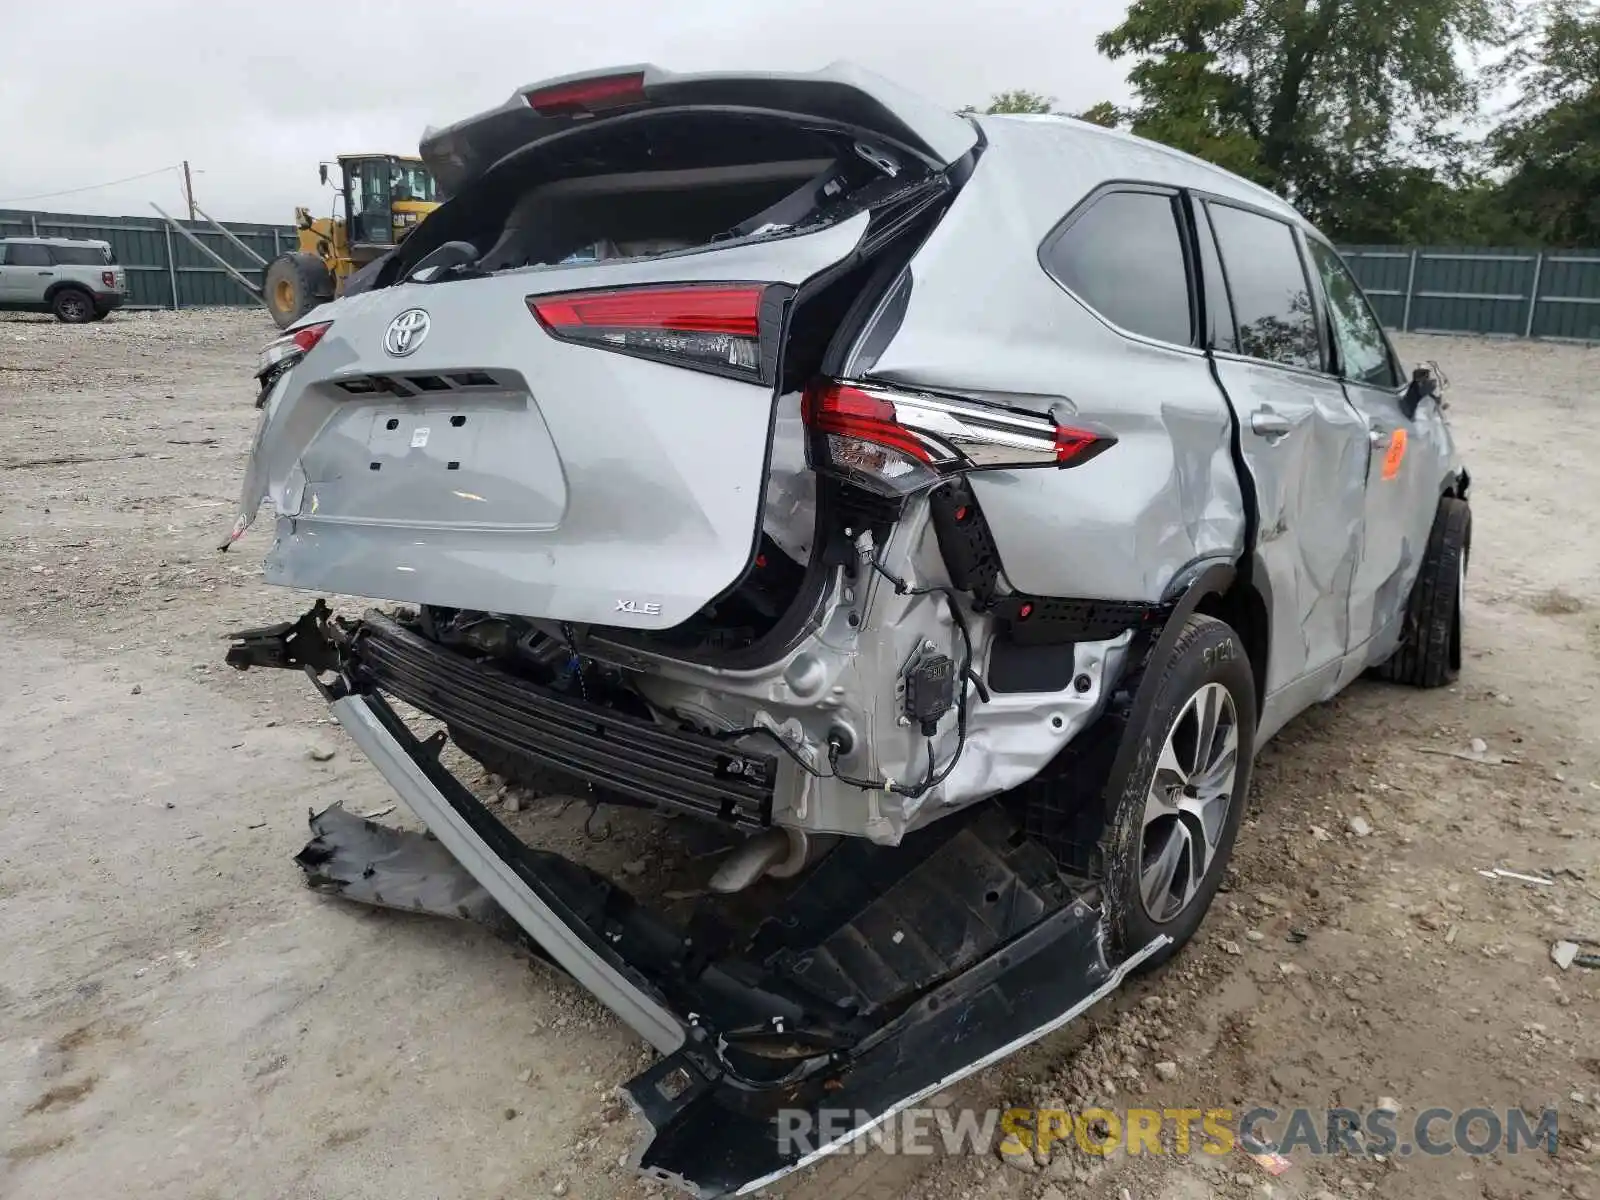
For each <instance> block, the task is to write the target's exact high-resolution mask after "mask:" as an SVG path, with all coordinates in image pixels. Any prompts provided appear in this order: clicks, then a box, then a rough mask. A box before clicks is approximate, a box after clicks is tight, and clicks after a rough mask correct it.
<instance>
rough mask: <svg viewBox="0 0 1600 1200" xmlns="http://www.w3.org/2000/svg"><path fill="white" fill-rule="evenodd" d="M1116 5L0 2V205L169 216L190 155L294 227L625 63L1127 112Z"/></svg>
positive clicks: (257, 212)
mask: <svg viewBox="0 0 1600 1200" xmlns="http://www.w3.org/2000/svg"><path fill="white" fill-rule="evenodd" d="M1124 7H1125V0H1079V3H1077V4H1072V3H1063V0H1009V2H1008V3H1007V4H1006V5H1004V6H991V5H987V4H977V3H969V4H962V5H957V4H951V3H949V2H948V0H945V2H944V3H940V0H783V2H782V3H777V2H774V0H746V2H743V3H741V2H738V0H574V2H570V3H562V2H560V0H433V2H431V3H429V2H427V0H384V2H377V0H334V2H333V3H326V4H306V3H281V4H272V3H264V2H256V3H246V2H245V0H0V17H3V19H0V114H4V115H3V116H0V122H3V130H4V134H3V139H0V145H3V153H0V207H3V208H37V209H43V210H47V211H54V212H84V213H148V212H149V208H148V201H150V200H154V201H156V202H157V203H159V204H161V206H162V207H163V208H166V209H167V210H168V211H169V212H175V210H176V209H177V208H178V207H179V206H180V205H181V203H182V187H181V183H180V181H179V176H178V174H177V173H176V172H171V171H168V172H164V173H162V174H159V175H156V176H154V177H151V178H148V179H142V180H137V181H134V182H129V183H124V184H120V185H118V186H115V187H108V188H99V189H96V190H93V191H83V192H79V193H77V194H73V195H58V196H51V197H48V198H39V199H24V198H26V197H32V196H35V195H37V194H39V193H45V192H59V191H64V190H66V189H69V188H78V187H82V186H84V185H88V184H97V183H102V182H105V181H108V180H115V179H121V178H124V177H126V176H130V175H136V174H139V173H141V172H145V171H151V170H155V169H157V168H161V167H166V166H168V165H171V164H175V163H178V162H180V161H181V160H183V159H185V158H187V159H188V160H189V162H190V164H191V165H192V167H193V168H194V169H195V170H196V171H197V172H199V173H198V174H196V176H195V194H196V199H197V200H198V201H199V202H200V205H201V207H203V208H204V209H206V210H207V211H208V212H209V213H210V214H211V215H212V216H214V217H216V218H218V219H219V220H236V221H273V222H283V223H287V222H289V221H290V220H292V218H293V213H294V207H295V205H296V204H309V205H312V206H313V207H314V208H315V210H316V211H318V212H319V213H320V212H322V211H324V210H326V209H328V208H329V207H330V205H331V194H330V193H329V192H327V191H326V190H325V189H323V188H322V187H321V186H320V185H319V184H318V182H317V163H318V161H320V160H323V159H331V158H333V157H334V156H335V155H336V154H339V153H348V152H353V151H389V152H411V153H415V151H416V148H417V140H418V137H419V136H420V135H421V132H422V129H423V127H424V126H426V125H429V124H434V125H443V124H447V123H448V122H451V121H455V120H459V119H460V118H462V117H464V116H467V115H469V114H471V113H473V112H476V111H479V110H481V109H484V108H488V107H490V106H492V105H495V104H498V103H500V102H502V101H503V100H504V99H505V98H506V97H507V96H509V95H510V94H511V92H512V91H513V90H514V89H516V88H517V87H519V86H520V85H522V84H525V83H530V82H533V81H535V80H539V79H543V78H547V77H549V76H552V75H562V74H567V73H570V72H572V71H581V70H587V69H590V68H594V67H604V66H611V65H618V64H623V63H632V62H651V63H655V64H656V65H657V66H660V67H665V68H667V69H669V70H680V71H701V70H732V69H740V68H751V69H758V70H762V69H764V70H810V69H814V68H817V67H820V66H823V65H825V64H827V63H829V62H831V61H834V60H836V59H848V60H851V61H854V62H856V63H859V64H860V65H862V66H865V67H868V68H870V69H872V70H875V71H878V72H880V73H882V74H885V75H888V76H890V77H891V78H893V79H895V80H897V81H898V82H900V83H901V84H903V85H905V86H907V87H911V88H914V89H916V90H918V91H920V92H923V93H924V94H926V95H928V96H929V97H931V98H933V99H936V100H939V101H941V102H943V103H945V104H948V105H950V106H951V107H952V108H954V107H959V106H960V105H962V104H968V103H972V104H979V103H982V102H984V101H986V100H987V98H988V97H989V96H990V95H991V94H992V93H994V92H997V91H1001V90H1003V89H1007V88H1018V87H1021V88H1031V89H1033V90H1036V91H1041V92H1045V93H1046V94H1049V95H1052V96H1055V97H1056V98H1057V99H1058V101H1059V102H1060V105H1061V106H1062V107H1063V108H1065V109H1067V110H1069V111H1078V110H1081V109H1084V108H1087V107H1088V106H1089V105H1091V104H1094V103H1095V102H1097V101H1100V100H1107V99H1110V100H1122V99H1124V98H1125V97H1126V94H1127V92H1126V87H1125V85H1124V84H1123V81H1122V77H1123V74H1124V69H1125V68H1124V67H1123V66H1119V65H1117V64H1113V63H1108V62H1106V61H1104V60H1103V59H1101V58H1100V57H1099V56H1098V55H1097V54H1096V53H1095V50H1094V38H1095V35H1096V34H1098V33H1100V32H1102V31H1103V30H1105V29H1107V28H1109V27H1110V26H1112V25H1114V24H1115V23H1116V22H1117V21H1118V20H1119V19H1120V17H1121V14H1122V12H1123V9H1124Z"/></svg>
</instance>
